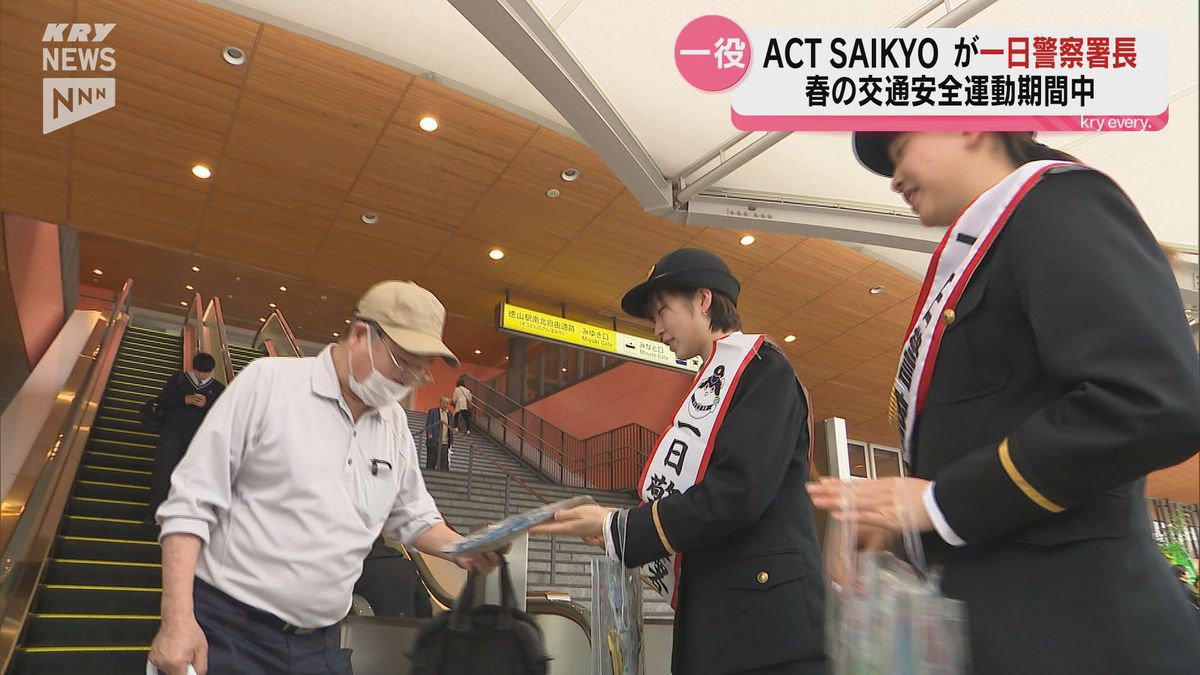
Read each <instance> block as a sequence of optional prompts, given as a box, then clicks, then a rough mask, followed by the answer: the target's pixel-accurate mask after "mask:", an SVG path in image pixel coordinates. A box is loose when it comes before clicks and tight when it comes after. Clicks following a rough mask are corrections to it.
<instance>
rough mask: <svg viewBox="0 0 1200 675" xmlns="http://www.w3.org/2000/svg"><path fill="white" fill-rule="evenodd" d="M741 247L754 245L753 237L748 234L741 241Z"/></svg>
mask: <svg viewBox="0 0 1200 675" xmlns="http://www.w3.org/2000/svg"><path fill="white" fill-rule="evenodd" d="M741 243H742V246H749V245H750V244H753V243H754V235H752V234H748V235H746V236H744V237H742V239H741Z"/></svg>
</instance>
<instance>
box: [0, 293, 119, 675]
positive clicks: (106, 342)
mask: <svg viewBox="0 0 1200 675" xmlns="http://www.w3.org/2000/svg"><path fill="white" fill-rule="evenodd" d="M132 290H133V280H132V279H128V280H126V281H125V284H124V285H123V286H122V288H121V292H120V294H119V295H118V296H117V299H116V301H115V302H114V303H113V309H112V310H111V311H110V312H109V313H108V316H107V317H105V318H104V319H103V321H104V322H105V324H106V325H105V326H104V328H103V330H102V331H101V329H100V326H99V325H98V324H97V326H96V327H95V328H94V329H93V332H92V335H91V336H90V337H89V338H88V341H87V343H86V344H85V349H84V351H83V353H81V354H80V361H79V362H77V363H76V365H75V368H74V369H72V371H71V374H70V375H69V376H68V380H67V386H66V387H64V391H63V393H60V395H59V397H60V398H59V400H60V401H63V400H64V394H66V395H69V396H71V400H70V403H69V404H68V403H65V402H64V403H62V405H66V406H67V410H66V413H65V417H62V418H59V417H58V415H55V414H54V412H53V411H52V413H51V416H50V418H48V419H47V423H46V426H44V427H43V429H42V432H41V434H40V435H39V436H38V441H37V444H36V445H35V446H34V448H35V449H36V448H42V447H44V448H46V452H45V454H44V455H43V454H40V453H38V452H36V450H35V451H33V452H31V453H30V455H29V457H28V458H27V459H26V466H28V465H29V463H30V462H41V463H42V466H41V468H40V469H37V468H34V469H33V470H32V473H26V472H25V471H22V473H23V474H25V475H27V476H29V475H32V476H36V478H35V479H33V480H31V481H26V482H25V484H24V486H22V487H20V488H18V486H17V485H16V484H14V486H13V489H12V490H10V494H9V496H8V497H9V498H8V499H6V500H5V502H6V508H7V507H9V506H11V507H12V508H13V510H16V511H17V512H16V513H5V514H4V518H3V520H4V521H10V520H11V521H14V522H12V526H11V527H4V528H0V529H2V530H3V532H2V533H0V547H2V548H3V557H2V558H0V560H2V563H0V564H2V566H0V672H4V671H6V670H7V668H8V665H9V663H10V662H11V660H12V656H13V654H14V652H15V649H16V645H17V640H18V639H19V638H20V635H21V630H22V628H23V627H24V623H25V619H26V617H27V616H28V614H29V609H30V606H31V603H32V601H33V596H34V594H35V592H36V591H37V585H38V583H39V581H40V580H41V577H42V571H43V567H44V566H45V564H46V560H47V558H48V557H49V555H50V551H51V548H52V547H53V545H54V541H55V535H56V533H57V531H58V525H59V521H60V520H61V519H62V514H63V511H64V510H65V509H66V504H67V499H68V497H69V495H70V492H71V487H72V485H73V483H74V481H75V475H76V473H77V472H78V469H79V466H80V463H81V462H82V458H83V450H84V446H85V445H86V444H87V438H88V434H89V432H90V430H91V427H92V423H93V422H94V421H95V417H96V412H97V409H98V407H99V404H98V403H99V398H100V397H101V396H103V393H104V389H105V387H106V386H107V383H108V377H109V374H110V373H111V371H112V366H113V362H114V361H115V359H116V355H117V350H118V349H119V348H120V345H121V341H122V339H123V338H124V335H125V328H126V326H127V325H128V323H129V303H130V299H131V297H132ZM97 332H99V333H100V334H99V336H98V337H97ZM58 419H61V421H60V422H57V423H56V420H58ZM18 489H20V493H18V494H14V492H15V491H16V490H18ZM18 500H20V501H18Z"/></svg>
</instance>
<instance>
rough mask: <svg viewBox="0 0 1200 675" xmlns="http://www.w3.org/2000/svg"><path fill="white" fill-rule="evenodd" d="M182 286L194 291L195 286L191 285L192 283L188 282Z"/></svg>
mask: <svg viewBox="0 0 1200 675" xmlns="http://www.w3.org/2000/svg"><path fill="white" fill-rule="evenodd" d="M184 288H186V289H188V290H189V291H194V290H196V287H195V286H193V285H191V284H188V285H187V286H184Z"/></svg>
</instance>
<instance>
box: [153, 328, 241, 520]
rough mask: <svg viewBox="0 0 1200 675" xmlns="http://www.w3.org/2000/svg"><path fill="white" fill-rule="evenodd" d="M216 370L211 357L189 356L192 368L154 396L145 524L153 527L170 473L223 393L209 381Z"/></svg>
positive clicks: (169, 381)
mask: <svg viewBox="0 0 1200 675" xmlns="http://www.w3.org/2000/svg"><path fill="white" fill-rule="evenodd" d="M216 367H217V361H216V359H214V358H213V356H212V354H206V353H204V352H200V353H198V354H196V355H195V356H193V357H192V369H191V370H185V371H181V372H178V373H175V374H174V375H172V376H171V379H169V380H167V384H166V386H164V387H163V390H162V392H161V393H159V395H158V408H159V410H162V411H163V413H164V416H163V424H162V428H161V429H160V430H159V432H158V444H157V447H156V448H155V451H154V468H153V469H152V471H151V476H150V497H149V501H150V506H149V510H148V512H147V514H146V519H145V521H146V524H147V525H152V524H154V512H155V511H157V510H158V506H159V505H160V504H162V503H163V501H164V500H165V499H166V498H167V491H168V490H169V489H170V488H171V473H172V472H173V471H175V467H176V466H178V465H179V461H180V460H182V459H183V455H184V453H185V452H187V448H188V444H190V443H191V442H192V437H193V436H195V435H196V430H197V429H199V428H200V423H201V422H203V421H204V416H205V415H207V414H208V411H209V410H211V409H212V406H213V404H214V403H216V402H217V399H218V398H219V397H220V396H221V392H223V391H225V385H223V384H221V383H220V382H218V381H217V380H216V379H215V378H213V370H215V369H216Z"/></svg>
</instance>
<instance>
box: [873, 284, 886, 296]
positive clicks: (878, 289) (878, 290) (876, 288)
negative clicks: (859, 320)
mask: <svg viewBox="0 0 1200 675" xmlns="http://www.w3.org/2000/svg"><path fill="white" fill-rule="evenodd" d="M882 292H883V286H872V287H871V295H879V294H880V293H882Z"/></svg>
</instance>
